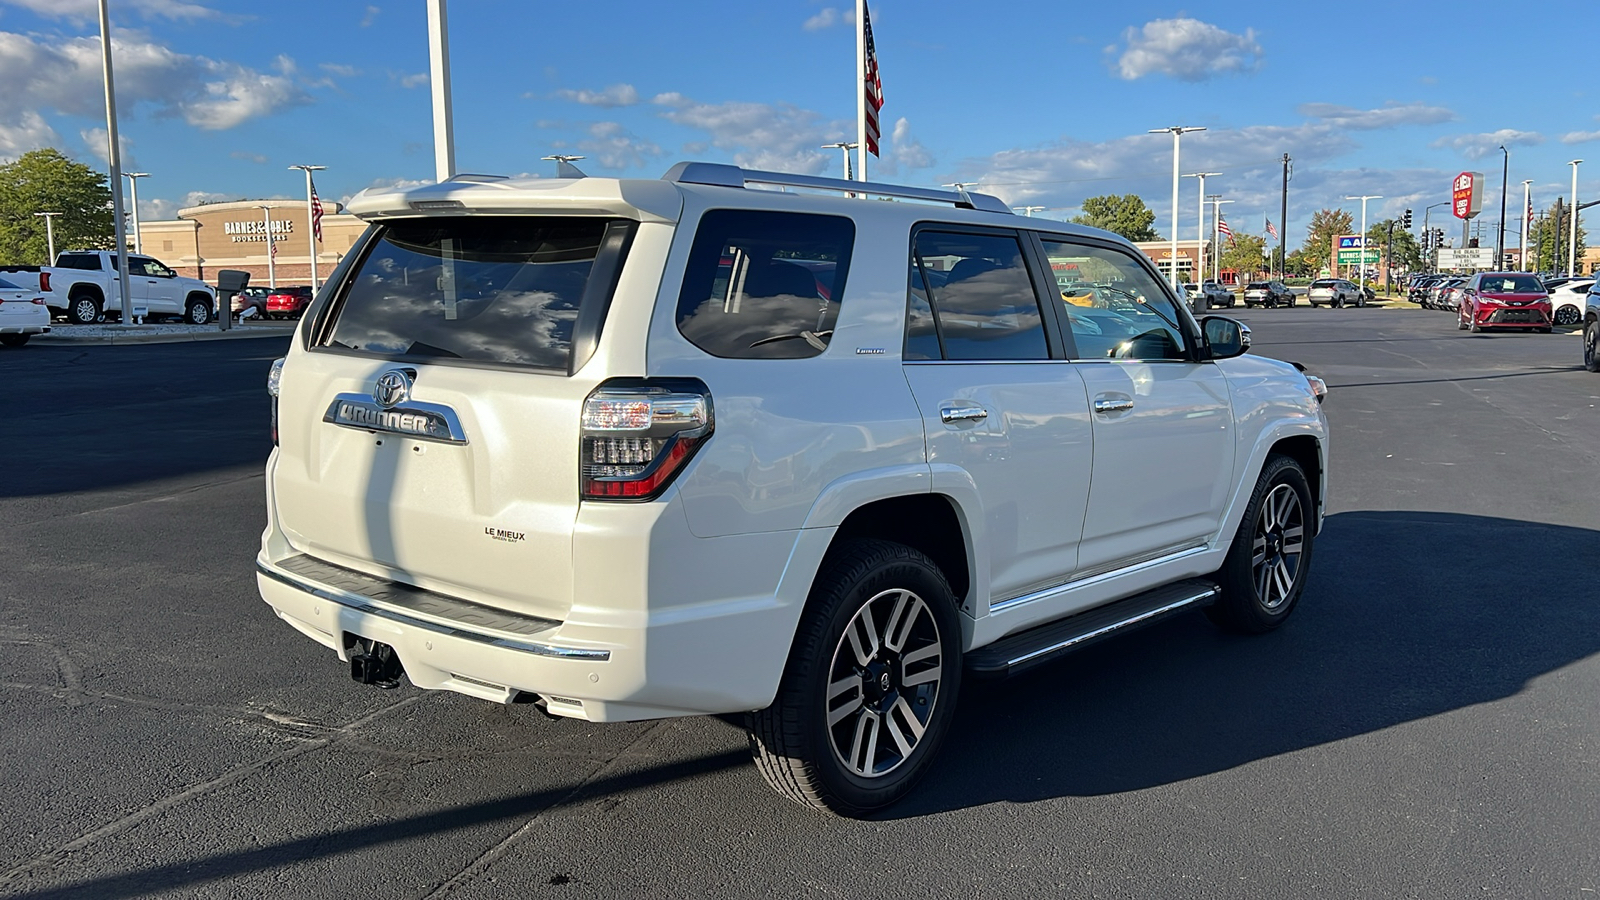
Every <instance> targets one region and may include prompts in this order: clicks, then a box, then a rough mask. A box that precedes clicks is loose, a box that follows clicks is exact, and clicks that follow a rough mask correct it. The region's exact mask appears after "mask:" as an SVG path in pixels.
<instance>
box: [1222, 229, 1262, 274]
mask: <svg viewBox="0 0 1600 900" xmlns="http://www.w3.org/2000/svg"><path fill="white" fill-rule="evenodd" d="M1266 252H1267V239H1266V238H1264V237H1262V236H1260V235H1258V234H1234V236H1233V237H1232V239H1230V240H1229V241H1228V243H1227V244H1226V245H1224V247H1223V250H1222V267H1223V268H1224V269H1233V270H1234V271H1235V272H1238V273H1239V276H1240V280H1248V279H1251V278H1254V277H1255V274H1256V273H1257V272H1260V271H1261V268H1262V265H1263V261H1264V260H1265V258H1266Z"/></svg>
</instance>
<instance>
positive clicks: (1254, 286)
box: [1244, 281, 1272, 291]
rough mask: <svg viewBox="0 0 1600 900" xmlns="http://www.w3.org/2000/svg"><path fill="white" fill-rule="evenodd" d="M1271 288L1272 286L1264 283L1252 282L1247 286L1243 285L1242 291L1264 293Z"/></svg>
mask: <svg viewBox="0 0 1600 900" xmlns="http://www.w3.org/2000/svg"><path fill="white" fill-rule="evenodd" d="M1271 287H1272V285H1270V284H1267V283H1266V282H1265V281H1252V282H1250V283H1249V284H1247V285H1245V286H1244V289H1245V290H1247V291H1265V290H1268V289H1270V288H1271Z"/></svg>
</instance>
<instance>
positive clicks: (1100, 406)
mask: <svg viewBox="0 0 1600 900" xmlns="http://www.w3.org/2000/svg"><path fill="white" fill-rule="evenodd" d="M1130 409H1133V401H1132V400H1096V401H1095V402H1094V411H1095V412H1097V413H1114V412H1127V411H1128V410H1130Z"/></svg>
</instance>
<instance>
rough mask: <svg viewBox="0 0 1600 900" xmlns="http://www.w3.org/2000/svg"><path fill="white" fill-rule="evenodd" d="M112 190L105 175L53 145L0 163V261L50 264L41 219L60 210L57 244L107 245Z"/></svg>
mask: <svg viewBox="0 0 1600 900" xmlns="http://www.w3.org/2000/svg"><path fill="white" fill-rule="evenodd" d="M110 202H111V189H110V188H109V187H107V186H106V174H105V173H104V172H98V171H96V170H94V169H91V168H90V167H88V166H86V165H83V164H82V163H77V162H73V161H72V160H70V159H68V158H67V157H65V156H63V155H62V154H61V151H59V150H55V149H49V148H47V149H44V150H32V151H29V152H27V153H24V154H23V155H22V156H21V157H19V158H18V159H17V160H16V161H15V162H11V163H6V164H4V165H0V265H31V266H36V265H40V264H41V263H43V264H49V263H53V262H55V260H47V259H45V257H46V256H47V255H48V252H49V251H48V250H47V249H46V246H47V245H46V243H45V223H44V220H43V219H42V218H40V217H38V216H35V215H34V213H37V212H59V213H61V215H59V216H57V217H56V219H55V226H54V227H55V234H56V249H57V250H58V251H60V250H68V249H92V248H99V247H110V246H111V245H112V242H113V238H112V229H111V210H110V208H109V207H108V205H107V204H109V203H110Z"/></svg>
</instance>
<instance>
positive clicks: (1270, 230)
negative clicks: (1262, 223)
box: [1267, 219, 1278, 238]
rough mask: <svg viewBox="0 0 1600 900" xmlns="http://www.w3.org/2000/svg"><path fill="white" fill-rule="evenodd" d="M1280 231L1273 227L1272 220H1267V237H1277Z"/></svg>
mask: <svg viewBox="0 0 1600 900" xmlns="http://www.w3.org/2000/svg"><path fill="white" fill-rule="evenodd" d="M1277 236H1278V229H1276V228H1273V227H1272V220H1271V219H1268V220H1267V237H1274V238H1275V237H1277Z"/></svg>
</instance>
